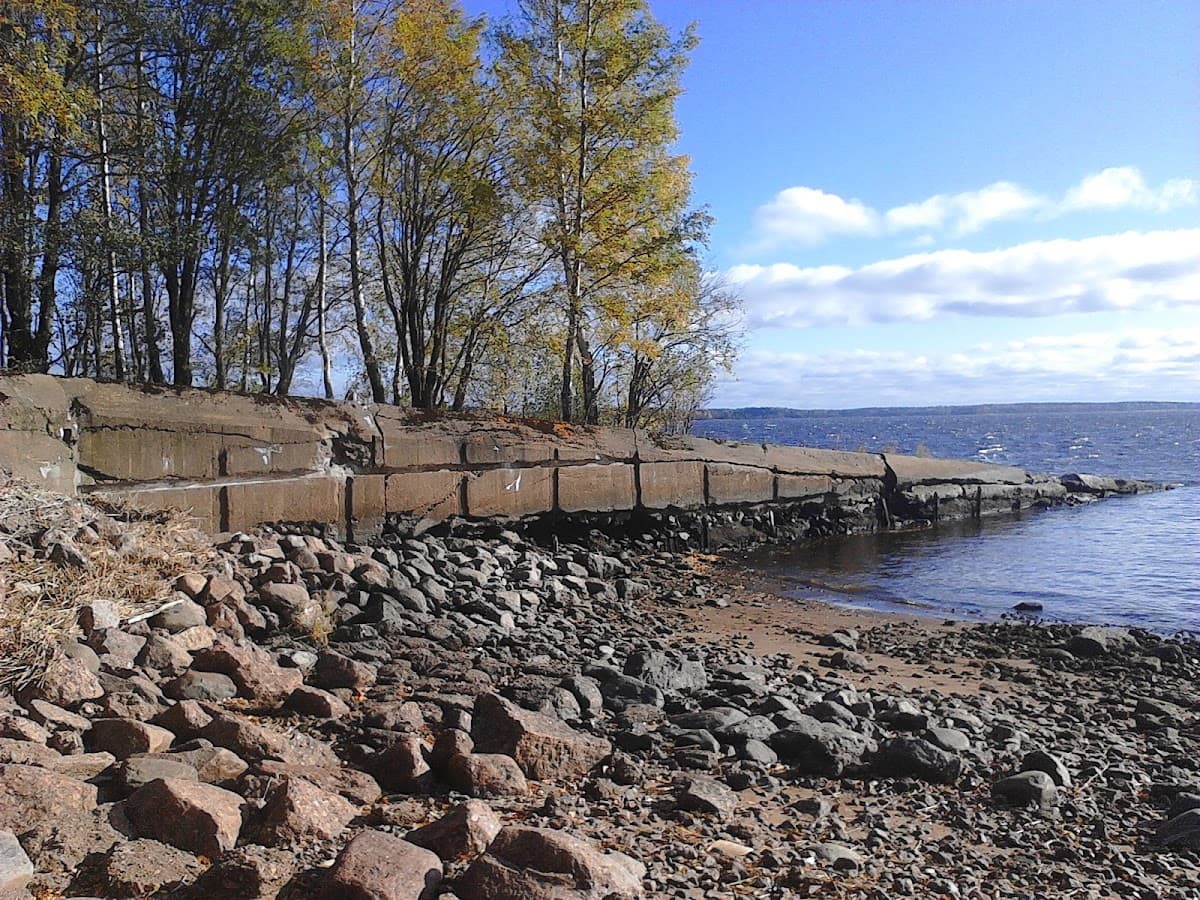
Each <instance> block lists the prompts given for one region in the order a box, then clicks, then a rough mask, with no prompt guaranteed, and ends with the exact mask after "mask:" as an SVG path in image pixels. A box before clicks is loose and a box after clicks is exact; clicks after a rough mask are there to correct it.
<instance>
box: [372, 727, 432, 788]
mask: <svg viewBox="0 0 1200 900" xmlns="http://www.w3.org/2000/svg"><path fill="white" fill-rule="evenodd" d="M368 769H369V771H370V772H371V774H372V775H374V776H375V779H376V780H377V781H378V782H379V783H380V784H381V785H382V786H383V787H384V788H386V789H387V790H389V791H403V792H405V793H413V792H416V791H422V790H425V789H426V788H428V787H429V785H430V783H431V782H432V780H433V773H432V772H431V771H430V768H429V763H428V762H426V760H425V747H424V745H423V744H422V743H421V739H420V738H419V737H417V736H416V735H415V734H402V735H400V737H399V739H398V740H397V741H396V743H394V744H392V745H391V746H390V747H388V748H387V749H386V750H384V751H383V752H382V753H380V754H378V755H376V756H375V757H374V758H372V759H371V761H370V764H369V766H368Z"/></svg>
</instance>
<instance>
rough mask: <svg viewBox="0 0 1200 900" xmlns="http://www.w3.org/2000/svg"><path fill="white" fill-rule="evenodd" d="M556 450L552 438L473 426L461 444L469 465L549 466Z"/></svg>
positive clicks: (507, 428) (511, 429)
mask: <svg viewBox="0 0 1200 900" xmlns="http://www.w3.org/2000/svg"><path fill="white" fill-rule="evenodd" d="M555 427H557V426H555ZM557 448H558V439H557V438H556V437H554V436H553V435H552V434H551V435H546V434H541V433H539V432H537V431H534V430H533V429H532V428H529V427H527V426H518V425H512V426H505V427H499V428H497V427H486V426H485V427H479V426H476V427H475V428H472V429H471V431H470V432H469V433H468V434H467V436H466V438H465V439H464V440H463V454H464V456H465V458H466V461H467V463H468V464H469V465H510V464H512V463H516V462H522V463H540V462H551V461H553V459H554V451H555V450H556V449H557Z"/></svg>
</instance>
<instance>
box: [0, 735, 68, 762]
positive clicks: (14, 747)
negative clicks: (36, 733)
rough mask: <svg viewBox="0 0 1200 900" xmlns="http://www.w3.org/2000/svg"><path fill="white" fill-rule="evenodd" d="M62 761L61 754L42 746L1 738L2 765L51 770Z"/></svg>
mask: <svg viewBox="0 0 1200 900" xmlns="http://www.w3.org/2000/svg"><path fill="white" fill-rule="evenodd" d="M60 759H62V754H61V753H59V752H58V751H57V750H51V749H50V748H49V747H46V746H44V745H42V744H34V743H31V742H30V741H14V740H13V739H12V738H0V763H16V764H17V765H20V766H43V767H45V768H50V767H52V766H53V765H54V763H55V762H57V761H58V760H60Z"/></svg>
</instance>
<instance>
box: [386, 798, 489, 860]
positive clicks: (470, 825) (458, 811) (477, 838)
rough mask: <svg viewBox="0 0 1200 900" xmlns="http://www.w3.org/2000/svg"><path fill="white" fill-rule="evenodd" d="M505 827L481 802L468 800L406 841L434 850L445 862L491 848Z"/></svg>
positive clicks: (412, 832)
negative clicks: (490, 845) (491, 844)
mask: <svg viewBox="0 0 1200 900" xmlns="http://www.w3.org/2000/svg"><path fill="white" fill-rule="evenodd" d="M501 827H502V825H501V823H500V817H499V816H497V815H496V814H495V813H494V812H493V811H492V808H491V807H490V806H488V805H487V804H486V803H484V802H483V801H482V800H468V801H466V802H465V803H460V804H458V805H457V806H455V807H453V808H452V809H451V810H450V811H449V812H448V813H446V814H445V815H444V816H442V817H441V818H440V819H438V820H437V821H435V822H430V823H429V824H428V825H425V826H423V827H421V828H418V829H416V830H415V831H410V832H409V833H408V836H407V837H406V840H407V841H409V842H410V843H413V844H416V845H417V846H418V847H424V848H426V849H427V850H432V851H433V852H434V853H436V854H437V855H438V857H439V858H440V859H441V860H442V861H443V862H452V861H454V860H457V859H464V858H466V857H475V856H478V855H479V854H481V853H483V851H485V850H486V849H487V848H488V845H489V844H490V843H491V842H492V840H493V839H494V838H495V837H496V835H498V834H499V833H500V829H501Z"/></svg>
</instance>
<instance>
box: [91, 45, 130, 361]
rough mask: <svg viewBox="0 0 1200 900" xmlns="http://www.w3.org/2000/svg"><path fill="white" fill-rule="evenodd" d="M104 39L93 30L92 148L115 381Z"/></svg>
mask: <svg viewBox="0 0 1200 900" xmlns="http://www.w3.org/2000/svg"><path fill="white" fill-rule="evenodd" d="M103 56H104V39H103V36H102V35H101V34H100V33H99V32H98V33H97V34H96V150H97V154H98V156H99V165H100V220H101V222H102V223H103V225H104V228H103V231H102V232H101V242H102V244H103V246H102V247H101V248H100V249H101V254H102V255H103V257H104V289H105V293H106V294H107V297H108V326H109V332H110V337H111V339H112V362H113V376H114V377H115V378H116V379H117V380H118V381H123V380H124V379H125V346H124V345H125V338H124V335H123V333H122V332H123V329H122V328H121V316H120V312H119V310H118V304H119V300H118V295H119V293H120V286H119V284H118V282H117V251H116V249H115V243H116V242H115V241H114V239H113V233H112V227H113V226H112V222H113V214H112V212H113V202H112V194H113V191H112V167H111V166H110V165H109V159H108V132H107V130H106V129H105V122H104V60H103Z"/></svg>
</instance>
